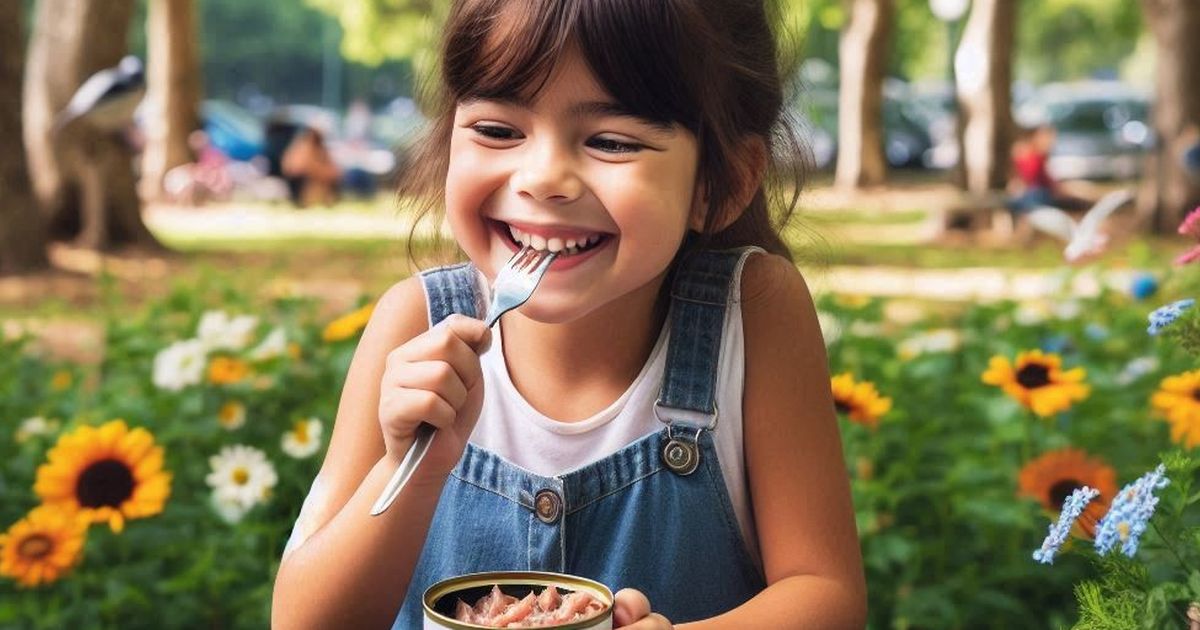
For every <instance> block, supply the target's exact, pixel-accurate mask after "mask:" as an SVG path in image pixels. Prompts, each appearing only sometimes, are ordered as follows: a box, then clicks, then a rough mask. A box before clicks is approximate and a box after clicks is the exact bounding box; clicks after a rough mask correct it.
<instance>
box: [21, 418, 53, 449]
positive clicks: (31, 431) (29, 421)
mask: <svg viewBox="0 0 1200 630" xmlns="http://www.w3.org/2000/svg"><path fill="white" fill-rule="evenodd" d="M57 430H58V422H57V421H52V420H47V419H45V418H43V417H42V416H33V417H32V418H25V419H24V420H22V421H21V424H20V426H18V427H17V432H16V434H15V435H13V439H15V440H16V441H17V444H21V443H24V442H26V441H28V440H29V438H32V437H34V436H35V435H49V434H51V433H53V432H55V431H57Z"/></svg>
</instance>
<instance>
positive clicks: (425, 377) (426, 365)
mask: <svg viewBox="0 0 1200 630" xmlns="http://www.w3.org/2000/svg"><path fill="white" fill-rule="evenodd" d="M384 385H385V386H386V385H395V386H398V387H403V388H406V389H423V390H426V391H431V392H435V393H437V394H438V395H439V396H441V397H442V398H443V399H445V401H446V402H447V403H449V404H450V406H451V407H453V408H455V409H458V408H459V407H462V405H463V403H464V402H466V400H467V387H466V385H464V384H463V382H462V379H461V378H459V376H458V372H457V371H455V369H454V367H453V366H451V365H450V364H449V363H447V362H446V361H418V362H416V363H407V364H405V365H404V366H403V368H402V369H397V370H396V374H395V378H394V380H391V382H388V380H387V379H385V381H384Z"/></svg>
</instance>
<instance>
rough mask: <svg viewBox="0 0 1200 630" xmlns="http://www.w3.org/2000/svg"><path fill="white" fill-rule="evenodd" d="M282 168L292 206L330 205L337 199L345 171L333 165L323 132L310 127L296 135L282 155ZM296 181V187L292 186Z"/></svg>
mask: <svg viewBox="0 0 1200 630" xmlns="http://www.w3.org/2000/svg"><path fill="white" fill-rule="evenodd" d="M281 167H282V171H283V175H284V177H286V178H288V181H289V189H290V191H291V193H292V203H294V204H296V205H297V206H299V207H301V208H304V207H307V206H310V205H312V204H315V203H319V204H324V205H331V204H333V202H334V201H336V200H337V197H338V183H339V181H340V180H341V178H342V171H341V169H340V168H338V165H337V164H336V163H334V161H333V156H332V155H331V154H330V153H329V148H328V147H327V146H326V144H325V135H324V134H322V133H321V132H320V130H318V129H316V128H313V127H308V128H306V129H304V130H303V131H301V132H300V133H299V134H297V135H296V137H295V138H294V139H293V140H292V142H291V144H289V145H288V148H287V150H286V151H284V152H283V160H282V165H281ZM293 180H294V181H295V185H291V184H292V182H293Z"/></svg>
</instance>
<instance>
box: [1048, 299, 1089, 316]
mask: <svg viewBox="0 0 1200 630" xmlns="http://www.w3.org/2000/svg"><path fill="white" fill-rule="evenodd" d="M1082 312H1083V305H1082V304H1080V303H1079V300H1070V299H1068V300H1063V301H1061V302H1058V303H1056V304H1055V305H1054V316H1055V317H1057V318H1059V319H1075V318H1076V317H1079V314H1080V313H1082Z"/></svg>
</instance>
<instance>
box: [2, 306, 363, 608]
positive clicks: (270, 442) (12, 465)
mask: <svg viewBox="0 0 1200 630" xmlns="http://www.w3.org/2000/svg"><path fill="white" fill-rule="evenodd" d="M255 299H256V300H257V299H259V298H257V297H256V298H255ZM268 301H269V303H270V305H269V306H268V307H267V308H265V309H259V310H258V311H257V312H255V313H254V314H255V315H257V316H258V317H259V318H260V321H259V324H258V326H256V327H255V329H254V332H253V338H252V340H251V343H250V344H249V345H247V346H246V347H245V348H243V349H241V350H227V351H221V352H222V353H224V354H228V355H230V356H234V357H237V358H240V359H241V360H244V361H247V362H248V363H249V364H250V365H251V367H252V372H251V376H249V377H247V378H245V379H243V380H242V381H239V382H237V383H232V384H225V385H217V384H212V383H211V382H210V381H209V380H208V379H207V378H205V379H204V381H203V382H202V383H200V384H197V385H192V386H189V387H187V388H185V389H183V390H181V391H178V392H176V391H168V390H163V389H159V388H157V387H155V386H154V384H153V383H152V380H151V375H152V374H153V373H154V371H155V367H154V360H155V357H156V355H157V354H158V353H159V352H160V351H161V350H163V348H164V347H166V346H167V345H168V344H170V343H172V342H174V341H177V340H181V339H186V338H190V337H192V336H194V335H195V334H196V331H197V323H198V320H199V319H200V315H201V313H203V312H205V311H206V310H209V309H213V308H219V309H223V310H225V311H228V312H230V313H231V314H241V313H250V312H251V311H252V307H251V306H250V304H251V300H250V296H248V295H246V294H239V293H237V292H234V291H230V290H228V289H225V290H222V289H220V288H218V290H216V291H214V292H211V293H207V294H203V295H202V294H201V293H199V292H196V291H194V290H193V288H192V287H189V286H184V285H179V286H177V287H176V288H175V289H174V290H172V291H171V292H170V293H169V294H168V295H167V297H166V298H165V299H162V300H160V301H157V302H155V303H152V304H150V305H149V306H147V307H146V308H145V309H142V310H141V311H140V312H128V310H127V309H125V308H123V307H122V306H121V304H119V303H117V302H112V301H109V302H107V307H106V309H107V314H106V316H105V319H106V329H107V334H106V340H105V354H104V359H103V361H102V362H101V363H100V364H98V365H95V366H78V365H71V364H65V363H61V362H59V361H55V360H51V359H48V358H45V357H43V356H40V355H39V354H37V353H36V352H35V351H34V346H32V345H31V344H29V343H28V341H26V340H22V339H17V340H9V341H0V418H3V419H4V422H0V496H3V497H4V498H5V500H4V501H3V502H0V533H3V531H4V530H6V529H8V527H9V526H10V525H11V524H13V523H15V522H16V521H18V520H19V519H21V518H23V517H24V516H25V514H26V512H27V511H28V510H30V509H31V508H33V507H34V506H35V505H36V504H37V502H38V497H37V495H36V494H35V493H34V492H33V490H32V488H33V484H34V479H35V476H36V473H37V468H38V466H39V465H41V464H42V463H43V462H44V461H45V458H46V453H47V452H48V451H49V449H50V448H52V447H53V446H54V444H55V443H56V440H57V435H58V434H60V433H61V432H65V431H68V430H71V429H73V428H74V427H76V426H79V425H82V424H90V425H99V424H102V423H104V422H107V421H108V420H110V419H113V418H123V419H125V420H126V422H127V423H128V425H129V426H130V427H131V428H133V427H142V428H145V429H146V430H148V431H150V433H152V434H153V436H154V440H155V444H157V445H159V446H161V447H162V448H163V450H164V459H165V463H164V468H165V469H166V470H167V471H168V472H170V473H171V475H172V481H171V495H170V497H169V498H168V500H167V503H166V506H165V509H164V510H163V512H162V513H161V514H158V515H154V516H150V517H147V518H142V519H134V520H130V521H128V522H127V524H126V526H125V530H124V531H123V532H122V533H120V534H114V533H113V532H111V531H109V529H108V527H107V526H103V525H93V526H92V527H91V528H90V529H89V531H88V535H87V542H86V545H85V550H84V555H83V558H82V560H81V561H80V563H79V565H78V566H77V567H76V568H75V569H74V571H73V572H72V573H70V574H68V575H67V576H66V577H65V578H63V579H61V580H58V581H56V582H54V583H52V584H49V585H43V586H40V587H37V588H18V587H17V586H16V583H15V582H13V581H12V580H11V579H10V578H7V577H0V627H3V628H16V627H19V628H31V629H32V628H56V629H57V628H151V627H152V628H195V627H219V628H265V627H268V626H269V623H270V620H269V615H270V598H271V588H272V582H273V578H274V573H275V571H276V569H277V568H278V559H279V557H280V554H281V551H282V549H283V545H284V542H285V541H286V539H287V536H288V533H289V530H290V528H291V525H292V522H293V520H294V519H295V516H296V514H297V512H298V510H299V507H300V504H301V502H302V501H303V498H304V496H305V495H306V493H307V492H308V486H309V484H310V483H311V481H312V479H313V478H314V476H315V474H316V471H317V468H318V466H319V463H320V459H321V453H322V452H323V451H324V448H323V445H324V444H327V442H328V436H329V433H330V431H331V430H332V420H333V417H334V413H335V411H336V406H337V398H338V394H339V391H340V384H341V382H342V380H343V379H344V378H345V373H346V368H347V366H348V363H349V360H350V356H351V353H352V352H353V348H354V342H355V337H352V338H350V339H347V340H345V341H341V342H332V343H330V342H325V341H322V338H321V335H322V328H323V325H324V324H325V321H324V320H325V319H327V316H320V315H318V313H317V310H316V304H314V303H311V302H309V301H301V300H296V299H292V298H279V299H274V300H268ZM276 327H279V328H282V329H283V330H284V331H285V334H286V338H287V340H288V341H289V342H290V343H292V344H294V345H293V347H292V348H291V349H290V350H289V351H285V352H284V353H283V354H282V355H276V356H273V357H268V358H261V359H252V358H250V351H251V349H252V348H253V347H254V346H255V345H257V344H258V343H259V342H260V341H261V340H262V338H263V337H264V336H265V335H266V333H267V332H268V330H270V329H274V328H276ZM213 354H216V352H215V351H214V353H213ZM210 356H211V355H210ZM63 374H66V375H68V376H69V378H65V377H63V376H62V375H63ZM64 383H65V385H64ZM228 401H238V402H240V403H242V404H243V405H244V406H245V408H246V420H245V424H244V425H243V426H241V427H239V428H236V429H228V428H224V427H222V426H221V424H220V423H219V422H218V419H217V412H218V409H219V408H220V407H221V406H222V404H224V403H225V402H228ZM32 416H42V417H44V418H48V419H50V422H51V423H52V430H51V431H50V432H49V433H35V434H28V433H25V432H23V431H22V426H21V424H22V423H21V422H20V421H21V419H23V418H29V417H32ZM309 417H315V418H317V419H319V420H320V421H321V423H322V425H323V428H324V431H323V434H322V436H321V444H322V448H320V449H318V450H317V452H316V453H314V454H312V455H309V456H307V457H303V458H297V457H294V456H292V455H289V454H288V453H287V451H286V450H285V449H283V448H282V447H281V438H282V436H283V435H284V433H285V432H287V431H289V429H291V428H292V426H293V423H294V422H295V421H297V420H299V419H302V418H309ZM232 444H244V445H249V446H253V447H255V448H258V449H260V450H262V451H263V452H265V453H266V455H267V457H268V459H269V460H270V462H271V464H272V466H273V467H274V468H275V470H276V472H277V474H278V479H279V481H278V483H277V484H276V485H275V487H274V488H273V490H272V491H271V493H270V495H269V496H268V497H267V498H266V499H265V500H264V501H263V502H262V503H260V504H259V505H257V506H255V507H253V508H252V509H250V510H249V512H247V513H246V514H245V516H244V517H243V518H242V519H241V520H238V521H235V522H227V521H225V520H223V519H222V518H220V517H219V516H218V514H217V513H216V511H215V510H214V509H213V508H212V506H211V505H210V496H211V492H212V489H211V488H210V487H209V485H208V484H207V483H206V477H207V475H208V474H209V473H210V471H211V468H210V463H209V457H211V456H213V455H216V454H217V453H218V452H219V451H220V449H221V448H222V447H225V446H228V445H232ZM168 603H169V604H168Z"/></svg>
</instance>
